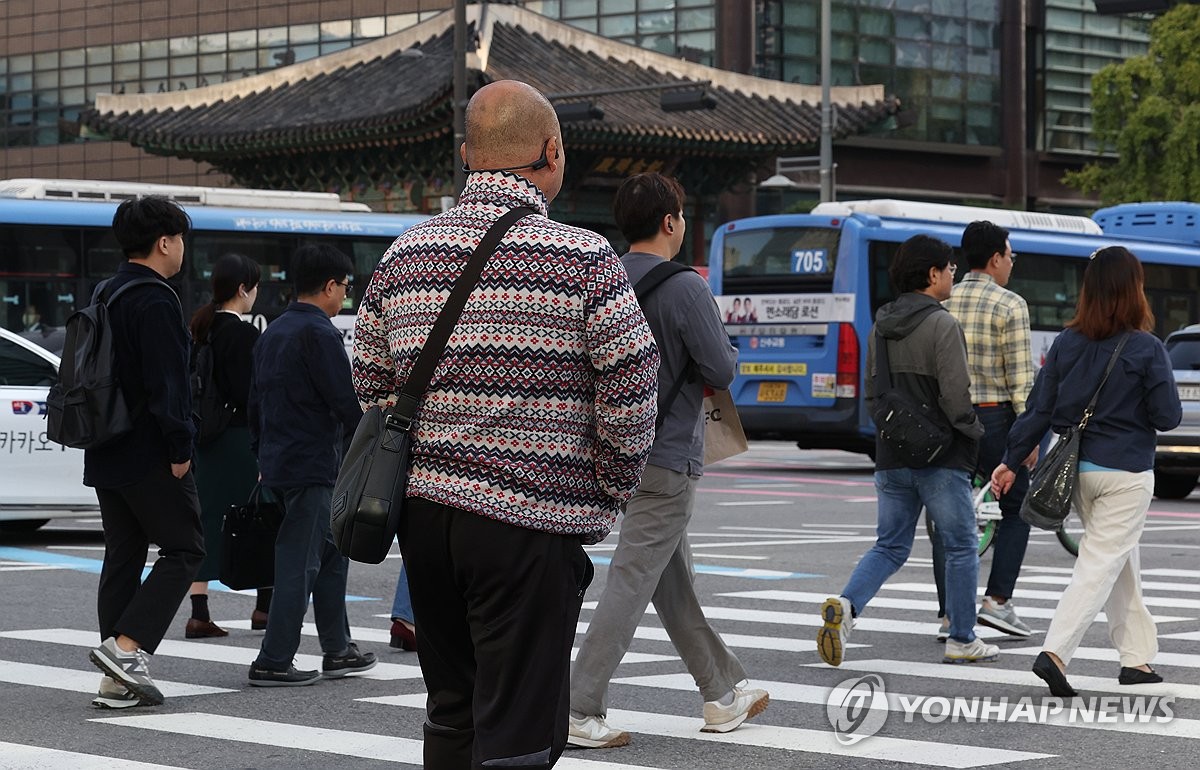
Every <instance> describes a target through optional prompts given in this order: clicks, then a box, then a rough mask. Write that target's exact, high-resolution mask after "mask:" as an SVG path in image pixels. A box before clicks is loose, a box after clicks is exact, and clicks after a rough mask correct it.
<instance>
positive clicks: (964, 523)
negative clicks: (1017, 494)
mask: <svg viewBox="0 0 1200 770" xmlns="http://www.w3.org/2000/svg"><path fill="white" fill-rule="evenodd" d="M875 490H876V492H877V493H878V495H879V514H878V516H879V523H878V525H877V527H876V530H875V533H876V540H875V545H874V546H872V547H871V550H869V551H867V552H866V554H865V555H864V556H863V557H862V559H860V560H859V562H858V566H857V567H855V568H854V574H852V575H851V576H850V581H849V582H848V583H847V584H846V588H845V589H844V590H843V591H842V596H845V597H846V598H847V599H849V600H850V604H851V605H852V606H853V607H854V611H855V612H856V613H857V614H861V613H862V611H863V609H864V608H866V606H867V603H868V602H870V601H871V599H872V598H874V596H875V594H876V593H878V591H879V587H880V586H882V585H883V583H884V581H886V580H887V579H888V578H890V577H891V576H892V575H894V574H896V572H897V570H899V569H900V568H901V567H902V566H904V562H906V561H907V560H908V556H909V554H910V553H912V544H913V535H914V533H915V532H916V528H917V520H918V519H919V518H920V515H921V506H924V507H925V510H926V515H928V516H931V517H933V522H934V524H935V526H936V527H937V529H938V532H939V533H941V536H942V544H943V546H944V547H945V552H946V612H947V614H948V615H949V616H950V638H951V639H954V640H956V641H959V642H970V641H972V640H973V639H974V638H975V630H974V629H975V612H976V604H975V593H976V591H975V586H976V583H977V582H978V579H979V552H978V550H977V547H978V537H979V536H978V533H977V531H976V527H975V510H974V508H973V506H972V504H971V480H970V474H968V473H967V471H964V470H958V469H954V468H936V467H935V468H919V469H918V468H898V469H895V470H889V471H876V472H875Z"/></svg>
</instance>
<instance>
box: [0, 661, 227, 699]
mask: <svg viewBox="0 0 1200 770" xmlns="http://www.w3.org/2000/svg"><path fill="white" fill-rule="evenodd" d="M100 677H101V673H100V671H99V670H98V669H96V668H92V669H89V670H87V671H77V670H75V669H71V668H59V667H57V666H41V665H37V664H35V663H18V662H16V661H11V660H0V682H8V683H9V684H24V685H31V686H33V687H48V688H50V689H52V690H66V691H68V692H85V693H91V694H95V692H96V688H97V687H99V686H100ZM154 681H155V682H156V683H157V684H158V689H160V690H162V693H163V695H165V696H167V697H168V698H178V697H182V696H186V695H215V694H217V693H222V692H236V690H230V689H227V688H224V687H205V686H202V685H198V684H183V683H181V682H168V681H166V680H163V679H155V680H154Z"/></svg>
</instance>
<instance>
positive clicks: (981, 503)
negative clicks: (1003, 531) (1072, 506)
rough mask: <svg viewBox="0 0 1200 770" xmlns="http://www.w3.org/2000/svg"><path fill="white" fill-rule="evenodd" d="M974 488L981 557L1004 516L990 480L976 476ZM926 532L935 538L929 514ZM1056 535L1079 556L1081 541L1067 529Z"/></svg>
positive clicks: (1070, 551) (992, 539)
mask: <svg viewBox="0 0 1200 770" xmlns="http://www.w3.org/2000/svg"><path fill="white" fill-rule="evenodd" d="M972 486H973V487H974V488H975V494H974V496H973V497H972V505H973V506H974V508H975V526H976V527H977V528H978V530H979V555H980V556H983V554H984V553H985V552H987V550H988V549H989V548H991V547H992V543H993V542H994V541H995V539H996V527H997V526H999V524H1000V519H1001V518H1003V515H1002V514H1001V512H1000V501H999V500H997V499H996V497H995V495H993V494H992V485H991V483H990V480H986V481H985V480H984V479H983V478H982V477H980V476H976V477H975V479H974V480H973V481H972ZM925 531H926V532H927V533H928V535H929V536H930V537H931V538H932V537H933V533H934V531H935V527H934V524H933V519H931V518H930V517H929V515H928V514H926V516H925ZM1054 534H1055V536H1056V537H1057V538H1058V542H1059V543H1060V544H1061V545H1062V547H1063V548H1064V549H1066V551H1067V553H1069V554H1071V555H1072V556H1078V555H1079V541H1078V540H1076V539H1075V536H1074V535H1072V534H1071V533H1070V532H1067V530H1066V529H1065V528H1063V529H1059V530H1057V531H1055V533H1054Z"/></svg>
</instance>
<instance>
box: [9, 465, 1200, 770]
mask: <svg viewBox="0 0 1200 770" xmlns="http://www.w3.org/2000/svg"><path fill="white" fill-rule="evenodd" d="M874 497H875V490H874V486H873V484H872V480H871V466H870V464H869V463H868V461H867V460H866V458H865V457H859V456H855V455H849V454H843V453H840V452H801V451H799V450H796V449H795V448H794V447H792V446H790V445H787V444H782V443H779V444H776V443H756V444H754V445H753V446H752V449H751V451H750V452H749V453H748V454H746V455H743V456H741V457H739V458H735V459H733V460H729V461H726V462H725V463H722V464H720V465H718V466H715V467H713V468H711V469H710V472H709V473H708V474H706V476H705V478H704V480H703V482H702V484H701V491H700V494H699V496H698V504H697V510H696V512H695V515H694V518H693V522H692V526H691V528H690V539H691V543H692V545H693V549H694V556H695V565H696V571H697V577H696V586H697V589H698V592H699V593H700V595H701V599H702V602H703V603H704V605H705V607H706V608H708V610H707V611H708V615H709V618H710V620H711V622H712V624H713V625H714V627H715V628H717V630H718V631H720V632H721V634H722V635H723V636H724V637H725V639H726V641H727V643H728V644H729V645H730V647H731V648H732V649H733V650H734V651H735V653H736V654H737V655H738V656H739V658H740V659H741V661H742V663H743V665H744V666H745V668H746V670H747V671H748V672H750V676H751V678H752V680H753V681H754V683H755V686H760V687H764V688H765V689H767V690H769V691H770V693H771V705H770V707H769V708H768V709H767V711H766V712H765V713H764V714H762V715H761V716H760V717H759V718H757V719H755V720H753V721H752V722H750V723H747V725H745V726H743V727H742V728H739V729H738V730H736V731H734V732H732V733H729V734H727V735H718V736H708V735H702V734H701V733H699V732H698V729H699V727H700V725H701V720H702V718H701V716H700V714H701V705H702V704H701V698H700V696H699V694H698V693H697V691H696V689H695V687H694V684H693V682H692V680H691V678H690V677H689V675H688V674H687V671H686V669H685V668H684V666H683V664H682V662H681V661H680V660H679V659H678V658H677V657H675V654H674V650H673V648H672V647H671V645H670V642H669V641H666V639H665V635H664V634H663V632H662V631H661V627H660V625H659V623H658V621H657V618H656V617H655V616H654V615H653V614H652V613H651V614H647V615H646V617H645V618H644V619H643V621H642V623H641V627H640V629H639V632H638V636H637V638H636V639H635V640H634V643H633V646H632V649H631V653H633V654H631V655H630V656H627V658H626V660H625V662H623V663H622V665H621V667H620V668H619V669H618V671H617V674H616V680H617V681H616V682H615V683H614V684H613V685H612V688H611V691H610V705H611V708H612V711H611V712H610V715H609V721H610V723H612V724H614V725H616V726H619V727H622V728H624V729H628V730H630V731H631V732H632V733H633V734H634V735H633V742H632V744H631V745H630V746H628V747H626V748H621V749H613V750H606V751H570V752H568V754H567V755H565V757H564V759H563V761H562V762H560V764H559V765H558V766H559V767H560V768H570V767H576V768H591V769H592V770H604V768H611V769H612V770H616V768H619V767H646V768H733V767H740V768H801V767H829V768H863V767H865V768H883V767H921V766H930V767H934V766H936V767H976V766H1012V767H1018V766H1019V767H1027V768H1030V770H1034V769H1035V768H1036V770H1051V769H1052V768H1053V769H1058V768H1078V767H1094V768H1108V767H1132V766H1135V765H1147V766H1153V767H1155V768H1156V769H1158V770H1162V769H1165V768H1194V767H1196V758H1195V755H1192V754H1191V753H1190V752H1191V751H1194V750H1196V748H1197V747H1198V745H1200V744H1198V743H1197V741H1198V740H1200V708H1198V704H1200V580H1198V578H1200V493H1197V494H1194V495H1193V496H1192V498H1191V499H1189V500H1184V501H1178V502H1164V501H1158V500H1156V501H1154V503H1153V504H1152V505H1151V513H1150V519H1149V523H1148V525H1147V530H1146V533H1145V535H1144V537H1143V540H1142V550H1141V556H1142V575H1143V580H1144V581H1145V595H1146V596H1147V599H1148V604H1149V606H1150V609H1151V611H1152V612H1153V613H1154V614H1155V616H1156V618H1157V620H1158V630H1159V643H1160V649H1161V651H1160V655H1159V657H1158V659H1157V660H1156V662H1155V665H1156V667H1157V668H1158V670H1159V671H1160V672H1161V673H1162V674H1163V675H1164V677H1166V679H1167V681H1166V682H1165V683H1164V684H1161V685H1153V686H1141V687H1133V688H1131V687H1122V686H1119V685H1118V684H1117V681H1116V675H1117V670H1118V663H1117V658H1116V653H1115V652H1114V651H1113V650H1112V649H1111V645H1110V643H1109V641H1108V629H1107V624H1106V623H1103V622H1097V623H1095V624H1093V626H1092V628H1091V629H1090V630H1089V632H1088V634H1087V636H1086V637H1085V639H1084V641H1083V646H1082V647H1081V649H1080V652H1079V653H1078V654H1077V657H1076V659H1075V661H1074V662H1073V663H1072V665H1071V669H1070V672H1069V673H1070V675H1071V677H1072V681H1073V682H1074V684H1075V685H1076V687H1077V688H1078V689H1080V690H1081V691H1082V694H1083V695H1084V696H1085V698H1086V699H1087V700H1085V702H1084V704H1083V705H1084V706H1089V705H1090V706H1094V707H1093V708H1090V710H1089V708H1083V709H1082V710H1077V711H1075V712H1073V713H1070V712H1069V710H1064V711H1063V713H1061V714H1057V715H1056V714H1054V713H1053V709H1054V706H1055V705H1056V704H1055V703H1054V702H1053V701H1046V700H1044V699H1043V696H1044V695H1046V694H1047V693H1046V692H1045V689H1044V686H1043V685H1042V684H1041V682H1040V681H1039V680H1038V679H1036V678H1035V677H1034V676H1033V674H1032V673H1030V670H1029V667H1030V665H1031V664H1032V662H1033V656H1034V655H1035V654H1036V652H1037V651H1038V650H1039V649H1040V648H1039V642H1040V640H1041V634H1042V632H1044V631H1045V629H1046V628H1047V626H1048V623H1049V618H1050V617H1051V615H1052V612H1053V609H1054V607H1055V604H1056V602H1057V597H1058V594H1059V593H1060V592H1061V590H1062V588H1063V586H1064V585H1065V583H1066V580H1067V578H1068V577H1069V574H1070V569H1071V564H1072V557H1071V556H1070V555H1069V554H1068V553H1067V552H1066V551H1065V550H1063V549H1062V548H1061V546H1060V545H1059V544H1058V542H1057V541H1056V540H1055V539H1054V537H1053V536H1052V535H1050V534H1047V533H1036V534H1035V535H1034V537H1033V538H1032V541H1031V544H1030V548H1029V553H1028V556H1027V559H1026V562H1025V568H1024V570H1023V572H1022V576H1021V580H1020V582H1019V584H1018V593H1017V596H1016V597H1015V599H1014V601H1015V602H1016V606H1017V607H1018V610H1019V611H1021V613H1022V616H1023V617H1024V618H1025V620H1026V621H1027V622H1028V623H1029V624H1030V625H1031V626H1032V627H1033V628H1034V629H1035V631H1036V633H1035V635H1034V637H1033V638H1031V639H1029V640H1018V639H1014V638H1011V637H1004V638H1000V639H999V640H998V643H999V644H1000V645H1001V648H1002V653H1001V658H1000V660H999V661H997V662H995V663H989V664H977V665H963V666H949V665H944V664H942V663H941V651H942V648H941V646H940V645H938V644H937V643H936V642H935V640H934V633H935V630H936V628H937V621H936V617H935V616H936V596H935V595H934V592H933V585H932V579H931V572H930V562H929V555H930V551H929V544H928V541H927V540H926V539H925V537H924V528H923V527H920V528H919V531H918V533H917V543H916V547H915V550H914V554H913V559H912V560H911V561H910V563H909V564H908V565H907V566H906V567H905V568H904V569H902V570H901V571H900V572H899V573H897V575H896V576H895V577H893V578H892V580H891V581H890V582H889V583H888V584H887V585H885V587H884V588H883V590H882V591H881V592H880V594H879V596H878V597H876V599H875V601H874V602H873V603H872V604H871V605H870V606H869V608H868V609H867V611H866V612H865V613H863V617H862V622H861V623H860V625H859V627H858V628H856V629H855V631H854V633H853V635H852V637H851V639H850V642H851V644H852V645H856V646H853V647H851V649H850V650H849V651H848V653H847V660H846V663H845V664H844V665H843V666H842V667H841V668H838V669H835V668H831V667H829V666H826V665H824V664H823V663H821V662H820V659H819V658H818V656H817V654H816V652H815V645H814V638H815V634H816V629H817V626H818V625H819V621H818V619H817V610H818V607H819V605H820V602H821V601H822V600H823V599H824V598H825V597H826V596H828V595H830V594H836V593H837V592H838V591H839V590H840V589H841V588H842V586H843V585H844V583H845V581H846V579H847V578H848V577H849V574H850V572H851V570H852V568H853V566H854V564H855V562H856V561H857V559H858V558H859V556H860V555H861V554H862V553H863V552H864V551H865V550H866V549H867V548H868V547H870V544H871V542H872V541H873V531H874V521H875V501H874ZM99 530H100V528H99V522H98V520H95V519H90V520H89V519H85V520H61V521H58V522H52V524H51V525H50V526H48V527H46V528H44V529H43V530H41V531H39V532H38V533H36V534H34V535H26V536H22V537H19V538H16V537H6V538H4V539H2V540H0V768H30V767H39V768H40V767H50V768H55V767H63V768H88V767H96V768H122V767H131V768H132V767H164V766H166V767H185V768H326V767H332V766H338V767H354V768H375V767H380V768H382V767H396V766H397V765H399V766H408V765H419V762H420V760H419V757H420V744H419V741H420V737H421V723H422V716H423V712H422V710H421V708H420V705H421V703H422V693H423V692H424V689H423V684H422V681H421V679H420V672H419V669H418V668H417V667H416V666H417V661H416V656H415V655H414V654H412V653H403V652H399V651H395V650H392V649H389V648H388V646H387V630H388V626H389V621H388V619H387V617H386V615H387V613H388V611H389V609H390V605H391V595H392V590H393V587H394V582H395V578H396V574H397V572H398V570H399V560H398V557H397V558H395V559H389V560H388V561H386V562H385V563H384V564H382V565H380V566H377V567H376V566H367V565H361V564H355V565H353V566H352V567H351V573H350V593H351V594H352V595H353V596H354V597H356V600H355V601H352V602H350V603H349V605H348V606H349V614H350V622H351V626H352V628H353V629H354V635H355V637H356V639H357V640H358V641H359V643H360V646H361V647H362V648H363V649H365V650H372V651H375V652H376V653H378V654H379V656H380V659H381V661H382V663H383V664H386V665H381V666H380V667H379V668H378V669H377V670H376V671H375V672H372V673H371V674H370V675H368V676H369V678H348V679H346V680H340V681H329V682H322V683H320V684H318V685H316V686H314V687H305V688H294V689H282V690H280V689H274V690H259V689H253V688H249V687H247V686H246V671H247V667H248V663H249V661H250V660H251V659H252V658H253V657H254V655H255V653H256V651H257V647H258V644H259V642H260V640H261V632H252V631H250V630H249V621H248V618H249V615H250V611H251V609H252V608H253V604H254V599H253V596H252V595H249V593H248V594H246V595H242V594H238V593H232V592H226V591H217V590H215V586H214V591H213V595H212V598H211V600H210V605H211V609H212V613H213V617H214V619H215V620H216V621H217V622H218V623H219V624H221V625H224V626H226V627H227V628H229V629H230V631H231V634H230V636H229V637H228V638H227V639H223V640H214V641H200V642H191V641H185V640H184V639H183V626H184V622H185V620H186V617H187V606H186V604H185V607H184V608H183V609H182V610H181V612H180V613H179V614H178V615H177V617H176V620H175V623H174V624H173V625H172V628H171V631H170V633H169V635H168V637H167V641H166V642H164V644H163V646H162V648H160V650H159V654H158V655H156V656H155V658H154V660H153V663H152V669H151V670H152V673H153V675H154V676H155V678H156V679H157V680H159V681H160V683H174V684H173V685H171V687H170V688H168V687H167V686H164V690H166V691H167V695H168V700H167V703H166V704H165V705H164V706H162V707H158V708H137V709H128V710H125V711H121V712H114V711H98V710H94V709H92V708H91V707H90V706H89V702H90V700H91V697H92V693H93V692H94V688H95V687H96V684H97V682H98V679H99V674H98V672H96V670H95V669H94V668H93V667H92V666H91V664H90V663H89V662H88V660H87V649H88V647H90V646H92V645H94V644H95V642H96V632H95V609H94V604H95V602H94V600H95V587H96V580H97V572H98V567H99V560H100V558H101V556H102V548H103V546H102V540H101V537H100V531H99ZM615 542H616V538H615V536H614V537H612V538H610V539H609V541H607V542H606V543H604V544H601V545H599V546H597V547H595V548H593V549H592V556H593V558H594V560H595V561H596V563H597V576H596V581H595V583H593V586H592V588H591V589H590V591H589V593H588V597H587V599H588V601H590V602H595V600H596V599H598V598H599V596H600V592H601V589H602V587H603V581H604V577H605V567H604V564H606V563H607V557H608V556H609V555H610V554H611V552H612V548H613V546H614V545H615ZM989 567H990V555H985V556H984V557H983V563H982V565H981V578H980V582H981V584H982V583H983V581H984V579H985V578H984V577H983V576H984V575H986V571H987V569H988V568H989ZM591 606H594V605H585V609H584V612H583V615H582V617H581V621H584V622H586V621H587V620H588V619H589V618H590V615H591V609H590V607H591ZM310 620H311V617H310ZM989 633H990V632H989ZM301 653H304V654H308V655H319V654H320V648H319V646H318V644H317V641H316V639H315V637H313V636H311V635H306V636H305V637H304V639H303V642H302V644H301ZM301 663H302V664H303V663H305V661H303V660H302V661H301ZM302 667H305V666H303V665H302ZM308 667H313V666H311V665H309V666H308ZM872 674H874V675H876V676H877V679H872V680H870V681H872V682H875V683H877V687H878V686H881V687H882V688H883V689H884V690H885V691H886V693H887V695H886V696H883V697H884V700H882V701H880V703H879V705H880V706H883V705H885V704H886V705H887V706H888V708H887V709H883V708H880V709H878V710H876V711H872V712H870V713H871V714H872V715H877V716H875V718H874V720H872V718H871V717H870V715H868V718H867V720H866V721H864V723H863V726H862V727H861V728H860V731H861V732H865V731H867V730H868V729H877V732H876V733H875V734H874V735H870V736H869V737H865V738H863V739H862V740H860V741H859V742H858V743H856V744H854V745H852V746H846V745H843V744H842V743H839V742H838V741H837V740H835V736H834V729H833V727H831V721H830V716H829V711H830V709H829V708H828V707H827V703H826V701H827V699H828V697H829V692H830V690H831V688H833V687H834V686H836V685H838V684H839V683H842V682H845V681H847V680H861V679H862V678H863V677H868V676H870V675H872ZM859 687H860V688H861V687H862V685H861V683H860V685H859ZM858 691H859V692H861V689H860V690H858ZM839 692H840V691H839ZM1136 695H1142V696H1146V700H1143V701H1141V704H1142V707H1149V708H1151V709H1152V711H1151V712H1150V713H1151V714H1152V717H1153V718H1151V719H1150V720H1149V721H1148V722H1145V723H1140V724H1139V723H1136V720H1135V723H1133V724H1126V722H1125V719H1126V717H1125V716H1124V713H1125V712H1127V711H1128V710H1129V709H1131V708H1137V707H1138V702H1136V701H1132V700H1125V699H1132V698H1133V697H1134V696H1136ZM1107 696H1118V699H1117V700H1116V701H1108V702H1107V703H1105V702H1100V701H1092V700H1091V699H1099V698H1103V697H1107ZM939 699H945V700H944V702H943V701H941V700H939ZM983 699H988V701H987V703H988V704H990V705H988V706H987V707H988V708H991V709H992V710H991V711H986V710H981V711H980V712H979V713H981V714H983V715H984V716H985V720H984V721H980V720H979V719H975V720H968V719H965V718H961V715H962V714H963V713H966V711H967V710H970V709H972V708H978V709H984V706H981V705H980V704H981V703H982V702H983ZM1023 699H1024V700H1023ZM1151 699H1157V700H1151ZM839 702H840V701H839ZM1002 704H1003V705H1002ZM947 709H949V710H954V709H959V710H960V711H959V715H960V718H951V717H944V716H943V715H944V713H945V711H946V710H947ZM1104 709H1107V712H1104V713H1101V712H1102V711H1103V710H1104ZM1167 711H1169V712H1170V717H1171V718H1170V719H1169V721H1162V720H1160V719H1159V718H1161V717H1163V716H1164V715H1165V713H1166V712H1167ZM910 712H911V716H907V714H908V713H910ZM1041 712H1044V713H1045V715H1046V718H1048V719H1051V720H1056V722H1057V723H1056V724H1044V723H1041V722H1043V721H1045V720H1044V719H1043V717H1042V713H1041ZM988 714H990V716H987V715H988ZM1000 714H1002V716H998V715H1000ZM835 715H836V710H835ZM843 716H844V715H843ZM881 717H882V718H883V722H882V724H881V725H880V724H876V723H877V722H879V720H880V718H881ZM1106 718H1111V720H1112V721H1104V720H1105V719H1106ZM56 752H64V753H56ZM122 761H124V762H125V763H124V764H123V763H122ZM137 762H140V763H146V764H144V765H138V764H130V763H137ZM593 763H603V764H593Z"/></svg>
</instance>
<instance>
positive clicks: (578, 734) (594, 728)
mask: <svg viewBox="0 0 1200 770" xmlns="http://www.w3.org/2000/svg"><path fill="white" fill-rule="evenodd" d="M567 720H568V721H567V745H569V746H575V747H577V748H581V749H615V748H617V747H618V746H628V745H629V733H627V732H625V731H624V730H616V729H614V728H612V727H609V726H608V723H607V722H605V721H604V717H598V716H592V717H583V718H582V719H576V718H575V717H572V716H568V717H567Z"/></svg>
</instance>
